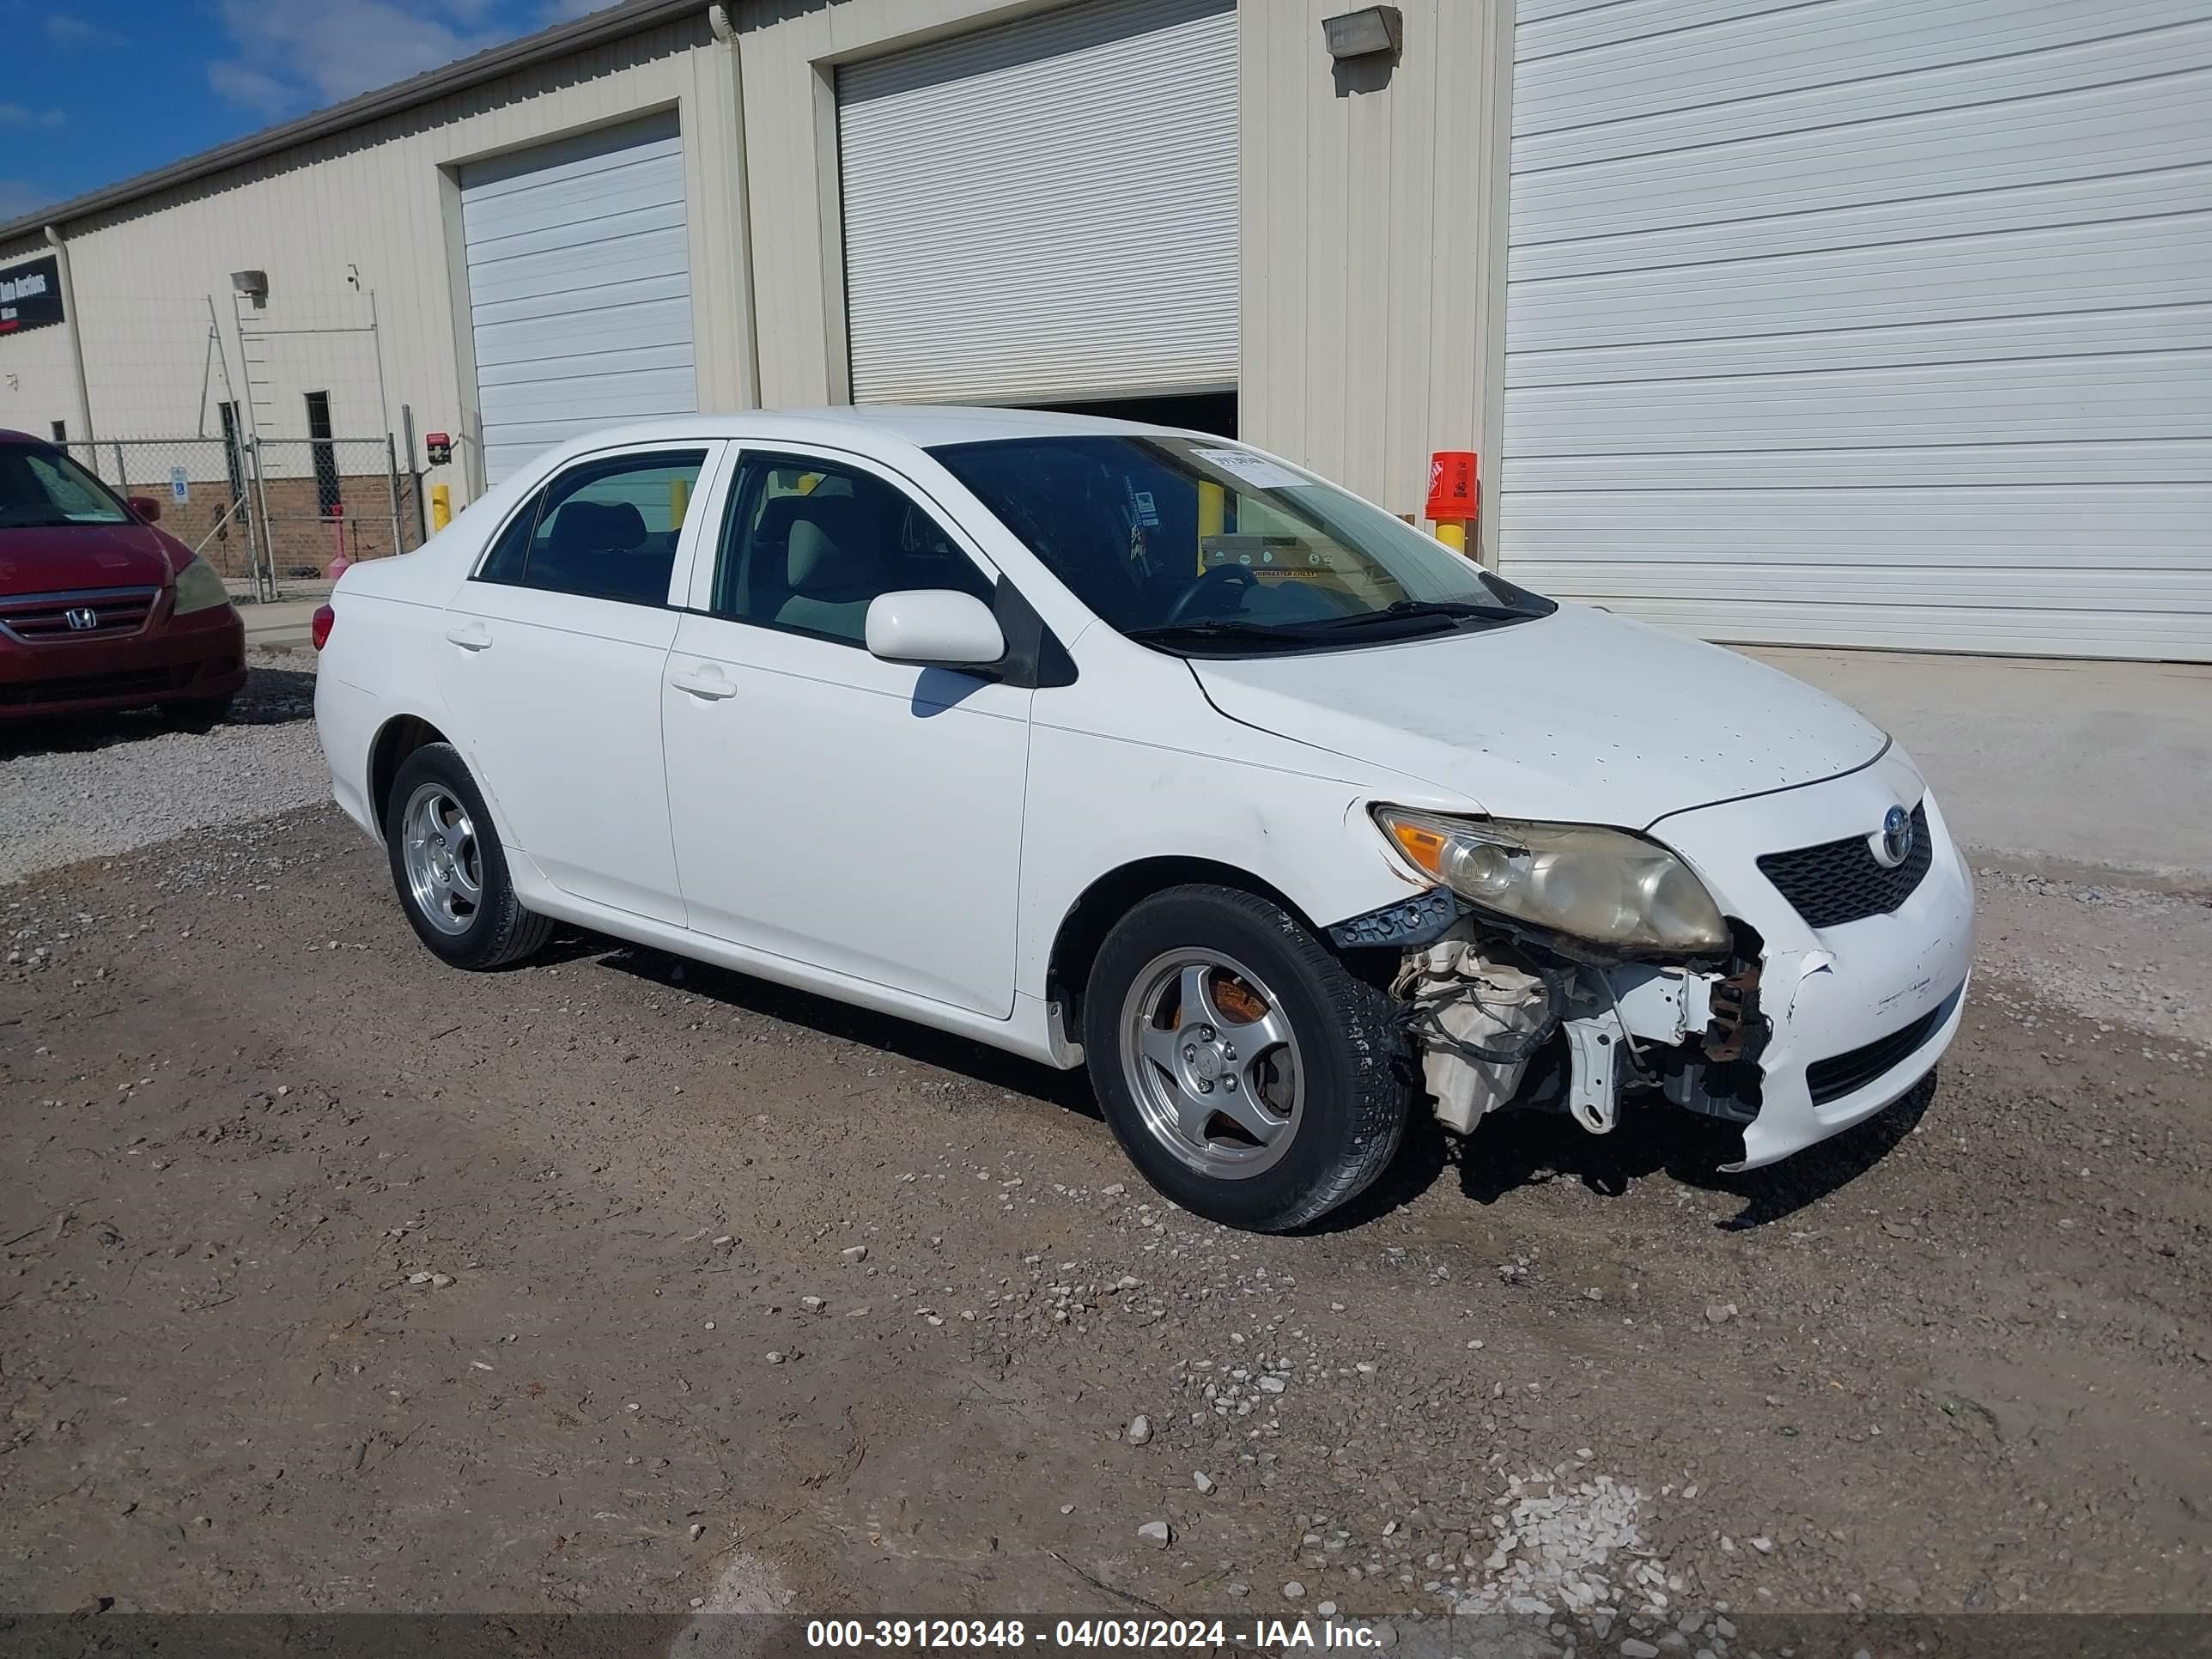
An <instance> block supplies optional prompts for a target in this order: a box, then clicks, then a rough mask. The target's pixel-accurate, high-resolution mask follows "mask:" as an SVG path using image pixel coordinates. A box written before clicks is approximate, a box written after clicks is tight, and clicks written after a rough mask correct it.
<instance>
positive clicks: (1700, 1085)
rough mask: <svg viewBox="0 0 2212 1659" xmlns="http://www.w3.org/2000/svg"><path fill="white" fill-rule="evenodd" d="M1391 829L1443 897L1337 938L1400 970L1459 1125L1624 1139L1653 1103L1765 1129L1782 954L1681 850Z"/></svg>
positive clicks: (1459, 825) (1363, 918) (1427, 818)
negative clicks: (1770, 962) (1767, 994)
mask: <svg viewBox="0 0 2212 1659" xmlns="http://www.w3.org/2000/svg"><path fill="white" fill-rule="evenodd" d="M1374 816H1375V819H1376V824H1377V826H1378V827H1379V828H1381V829H1382V830H1383V833H1384V835H1385V836H1386V838H1387V839H1388V840H1389V842H1391V844H1392V847H1393V848H1394V849H1395V852H1396V853H1397V854H1398V857H1399V860H1400V861H1401V863H1402V864H1403V865H1405V866H1409V867H1410V868H1409V871H1408V872H1409V873H1417V874H1418V875H1419V876H1421V877H1425V878H1428V879H1429V880H1430V881H1431V882H1432V883H1433V885H1431V886H1429V887H1427V888H1426V889H1425V890H1423V891H1421V892H1419V894H1417V895H1415V896H1413V897H1410V898H1408V899H1405V900H1401V901H1400V902H1396V903H1395V904H1391V905H1388V906H1384V907H1383V908H1380V909H1378V910H1376V911H1372V912H1370V913H1368V914H1366V915H1360V916H1355V917H1352V918H1351V919H1350V920H1348V921H1344V922H1340V923H1339V924H1337V925H1336V926H1335V927H1332V928H1331V929H1330V930H1329V933H1330V937H1331V939H1333V941H1334V943H1335V944H1336V945H1339V946H1340V948H1343V949H1345V950H1347V951H1359V952H1363V953H1364V952H1370V951H1372V952H1376V953H1378V954H1377V955H1376V956H1371V957H1369V960H1370V963H1376V962H1388V961H1389V960H1391V958H1392V957H1395V967H1394V968H1392V969H1391V970H1390V971H1389V989H1390V991H1391V994H1393V995H1394V996H1395V997H1396V998H1397V999H1398V1000H1399V1001H1400V1002H1401V1003H1402V1004H1403V1005H1404V1007H1405V1017H1406V1022H1407V1029H1408V1031H1409V1033H1410V1034H1411V1036H1413V1040H1414V1042H1415V1043H1416V1045H1417V1052H1418V1054H1419V1058H1420V1061H1421V1066H1422V1073H1423V1081H1424V1083H1425V1086H1426V1089H1427V1092H1428V1093H1429V1095H1430V1097H1431V1099H1432V1100H1433V1102H1434V1104H1435V1109H1436V1114H1437V1119H1438V1120H1439V1121H1441V1122H1442V1123H1443V1125H1444V1127H1447V1128H1449V1129H1451V1130H1453V1131H1455V1132H1456V1133H1461V1134H1466V1133H1471V1132H1472V1131H1473V1129H1474V1127H1475V1125H1476V1124H1477V1123H1479V1122H1480V1121H1481V1120H1482V1119H1483V1118H1484V1117H1486V1116H1487V1115H1489V1114H1491V1113H1492V1112H1494V1111H1500V1110H1504V1109H1542V1110H1551V1111H1561V1112H1565V1113H1566V1114H1567V1115H1569V1116H1571V1117H1572V1118H1573V1119H1574V1121H1576V1122H1577V1123H1578V1124H1580V1125H1581V1126H1582V1127H1583V1128H1584V1129H1585V1130H1587V1131H1589V1133H1592V1134H1606V1133H1610V1132H1611V1131H1612V1130H1613V1128H1614V1127H1616V1126H1617V1125H1618V1124H1619V1122H1620V1110H1621V1103H1622V1100H1623V1098H1624V1097H1626V1096H1627V1095H1628V1094H1630V1093H1632V1092H1638V1091H1641V1092H1645V1093H1648V1094H1650V1095H1654V1096H1657V1097H1663V1098H1664V1099H1666V1100H1668V1101H1669V1102H1671V1103H1673V1104H1674V1105H1676V1106H1679V1107H1681V1108H1683V1109H1686V1110H1689V1111H1692V1112H1696V1113H1699V1114H1701V1115H1705V1116H1708V1117H1712V1118H1717V1119H1719V1120H1721V1121H1723V1122H1727V1123H1730V1124H1735V1125H1742V1124H1747V1123H1749V1122H1751V1121H1753V1119H1754V1118H1755V1117H1756V1116H1757V1115H1758V1113H1759V1103H1760V1102H1759V1096H1760V1082H1761V1077H1762V1073H1761V1070H1760V1065H1759V1057H1760V1054H1761V1053H1762V1051H1763V1050H1764V1049H1765V1046H1766V1044H1767V1042H1768V1040H1769V1038H1770V1037H1771V1035H1772V1031H1773V1026H1772V1024H1771V1021H1770V1020H1769V1019H1768V1018H1767V1017H1766V1015H1765V1013H1764V1012H1762V1011H1761V1008H1760V978H1761V973H1762V956H1763V952H1764V948H1765V947H1764V942H1763V941H1762V940H1761V939H1760V938H1759V935H1758V933H1756V932H1755V931H1754V930H1753V928H1752V927H1750V926H1749V925H1748V924H1747V923H1745V922H1743V921H1740V920H1737V919H1735V918H1731V917H1727V916H1724V915H1723V914H1722V912H1721V911H1720V909H1719V907H1718V906H1717V904H1716V903H1715V902H1714V901H1713V900H1712V898H1711V896H1710V894H1709V893H1708V892H1707V891H1706V890H1705V885H1704V884H1703V883H1702V882H1701V881H1699V878H1698V877H1697V876H1696V874H1695V873H1694V872H1692V871H1691V870H1690V869H1689V867H1688V866H1686V864H1684V863H1683V862H1682V861H1681V860H1680V859H1678V858H1677V857H1676V856H1675V855H1674V854H1673V853H1672V852H1670V851H1669V850H1668V849H1667V848H1663V847H1662V846H1660V845H1659V844H1658V843H1656V842H1651V841H1649V840H1647V839H1645V838H1644V837H1643V836H1637V835H1634V834H1632V832H1628V831H1625V830H1618V829H1607V828H1605V827H1602V826H1592V825H1579V824H1534V823H1513V822H1510V821H1501V820H1492V819H1473V818H1466V819H1462V818H1453V817H1440V816H1437V815H1431V814H1424V813H1417V812H1407V811H1399V810H1397V809H1394V808H1389V807H1378V808H1376V811H1375V814H1374ZM1381 953H1389V954H1388V955H1383V954H1381Z"/></svg>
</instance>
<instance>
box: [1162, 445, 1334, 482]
mask: <svg viewBox="0 0 2212 1659" xmlns="http://www.w3.org/2000/svg"><path fill="white" fill-rule="evenodd" d="M1191 453H1193V454H1194V455H1195V456H1196V457H1197V458H1198V459H1200V460H1201V461H1204V462H1205V463H1206V465H1208V466H1218V467H1219V468H1220V469H1221V470H1222V471H1224V472H1227V473H1230V474H1232V475H1233V476H1235V477H1239V478H1242V479H1243V481H1244V482H1245V483H1248V484H1250V485H1251V486H1252V488H1253V489H1298V488H1301V487H1302V486H1304V485H1306V484H1309V483H1312V482H1313V480H1311V479H1310V478H1303V477H1299V476H1298V475H1297V473H1295V472H1293V471H1291V469H1290V468H1288V467H1287V466H1285V465H1282V464H1281V463H1280V462H1279V461H1271V460H1269V459H1267V457H1266V456H1265V455H1255V454H1253V453H1250V452H1249V450H1243V449H1198V450H1193V451H1192V452H1191Z"/></svg>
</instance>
